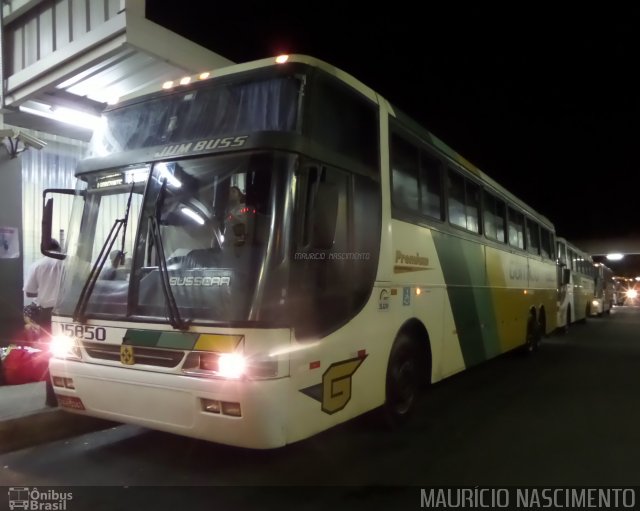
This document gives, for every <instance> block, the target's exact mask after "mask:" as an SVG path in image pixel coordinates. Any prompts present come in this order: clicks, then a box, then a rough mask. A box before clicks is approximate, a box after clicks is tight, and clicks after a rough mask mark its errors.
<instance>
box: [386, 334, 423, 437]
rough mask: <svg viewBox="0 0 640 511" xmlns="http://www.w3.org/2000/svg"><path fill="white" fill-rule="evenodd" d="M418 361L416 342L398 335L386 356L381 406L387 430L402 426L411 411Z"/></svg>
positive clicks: (418, 354) (418, 386) (416, 387)
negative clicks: (383, 400)
mask: <svg viewBox="0 0 640 511" xmlns="http://www.w3.org/2000/svg"><path fill="white" fill-rule="evenodd" d="M420 360H421V356H420V349H419V345H418V343H416V342H415V341H414V340H413V339H412V338H411V337H409V336H408V335H406V334H400V336H399V337H398V338H397V339H396V341H395V343H394V345H393V348H392V350H391V355H390V357H389V365H388V367H387V381H386V383H387V385H386V400H385V404H384V407H383V410H384V418H385V422H386V423H387V425H389V426H391V427H397V426H400V425H402V424H404V423H405V422H406V421H407V419H408V418H409V417H410V415H411V413H412V412H413V410H414V409H415V404H416V401H417V399H418V394H419V390H420V368H419V363H420V362H419V361H420Z"/></svg>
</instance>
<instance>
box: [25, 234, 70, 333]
mask: <svg viewBox="0 0 640 511" xmlns="http://www.w3.org/2000/svg"><path fill="white" fill-rule="evenodd" d="M49 250H53V251H60V244H59V243H58V241H57V240H55V239H53V240H51V244H50V248H49ZM61 282H62V261H61V260H60V259H53V258H52V257H41V258H40V259H38V260H36V261H35V262H34V263H33V264H32V265H31V268H29V275H28V277H27V280H26V282H25V284H24V292H25V293H26V294H27V297H28V298H35V300H34V302H36V303H37V304H38V305H39V306H40V307H41V308H42V311H41V313H40V321H39V323H40V326H41V327H42V328H43V329H44V330H46V331H47V333H50V332H51V311H52V310H53V307H54V305H55V304H56V303H57V301H58V292H59V291H60V284H61Z"/></svg>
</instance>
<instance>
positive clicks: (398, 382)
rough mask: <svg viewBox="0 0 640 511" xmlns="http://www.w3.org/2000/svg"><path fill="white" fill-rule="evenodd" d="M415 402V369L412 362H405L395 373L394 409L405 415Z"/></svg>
mask: <svg viewBox="0 0 640 511" xmlns="http://www.w3.org/2000/svg"><path fill="white" fill-rule="evenodd" d="M414 400H415V368H414V365H413V362H412V361H411V360H404V361H403V362H402V363H401V364H400V365H399V366H398V368H397V370H396V371H395V372H394V408H395V411H396V413H397V414H398V415H405V414H406V413H407V412H408V411H409V410H410V409H411V405H413V401H414Z"/></svg>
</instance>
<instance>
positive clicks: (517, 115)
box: [147, 0, 640, 241]
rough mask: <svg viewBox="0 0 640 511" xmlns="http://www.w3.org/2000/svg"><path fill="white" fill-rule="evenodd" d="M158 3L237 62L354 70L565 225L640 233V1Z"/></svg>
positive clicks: (153, 8)
mask: <svg viewBox="0 0 640 511" xmlns="http://www.w3.org/2000/svg"><path fill="white" fill-rule="evenodd" d="M148 3H149V4H150V5H148V7H147V16H148V17H149V18H150V19H151V20H152V21H156V22H158V23H160V24H162V25H163V26H165V27H167V28H169V29H171V30H173V31H175V32H177V33H179V34H181V35H183V36H185V37H187V38H189V39H191V40H193V41H195V42H196V43H198V44H200V45H202V46H205V47H207V48H210V49H211V50H213V51H215V52H217V53H220V54H221V55H223V56H225V57H227V58H229V59H230V60H232V61H235V62H243V61H248V60H254V59H258V58H263V57H268V56H273V55H277V54H280V53H303V54H308V55H312V56H315V57H318V58H320V59H322V60H325V61H327V62H329V63H331V64H334V65H336V66H337V67H339V68H341V69H343V70H344V71H347V72H348V73H350V74H352V75H353V76H355V77H356V78H358V79H359V80H361V81H362V82H364V83H365V84H367V85H368V86H370V87H371V88H373V89H375V90H377V91H378V92H380V93H381V94H382V95H383V96H385V97H386V98H387V99H388V100H389V101H390V102H391V103H392V104H395V105H396V106H397V107H399V108H400V109H402V110H403V111H405V112H406V113H407V114H409V115H410V116H412V117H413V118H414V119H415V120H416V121H418V122H419V123H420V124H422V125H423V126H424V127H425V128H427V129H428V130H429V131H431V132H432V133H434V134H435V135H436V136H438V137H439V138H441V139H442V140H443V141H445V142H446V143H447V144H448V145H449V146H451V147H452V148H453V149H455V150H456V151H458V152H459V153H460V154H462V155H463V156H464V157H466V158H467V159H468V160H469V161H471V162H472V163H474V164H475V165H476V166H478V167H479V168H480V169H482V170H483V171H484V172H485V173H487V174H488V175H490V176H491V177H492V178H494V179H495V180H496V181H498V182H499V183H500V184H502V185H503V186H504V187H505V188H507V189H509V190H510V191H511V192H512V193H514V194H515V195H516V196H518V197H520V198H521V199H522V200H524V201H525V202H527V203H528V204H529V205H530V206H532V207H533V208H534V209H536V210H537V211H539V212H540V213H542V214H544V215H546V216H547V217H548V218H549V219H550V220H551V221H552V222H553V223H554V224H555V225H556V232H557V234H558V235H559V236H563V237H565V238H567V239H569V240H572V241H575V240H580V239H585V238H598V237H604V238H607V237H627V236H638V235H640V222H638V218H639V217H640V215H639V209H640V208H639V201H638V200H637V197H638V193H637V192H636V190H637V189H639V185H640V173H639V172H638V168H637V167H638V155H637V149H638V147H640V144H639V143H638V136H639V135H640V130H639V128H638V122H639V120H640V115H639V114H640V70H639V69H638V68H639V67H640V39H639V38H638V30H639V27H640V16H639V12H638V10H637V9H632V8H627V9H623V10H618V11H614V10H612V9H608V10H603V9H602V8H601V7H600V8H596V7H592V8H589V9H586V8H580V9H579V10H572V9H570V8H569V7H563V8H557V7H553V8H549V9H548V10H547V9H545V10H542V9H539V7H538V5H535V7H538V9H537V10H535V9H534V10H527V6H525V5H520V4H518V6H517V7H514V8H512V9H508V8H504V7H502V8H500V9H498V8H497V7H494V8H487V7H486V5H485V3H482V4H478V6H476V7H468V6H465V7H459V8H456V9H454V8H451V7H447V8H443V7H442V6H436V5H432V3H430V2H429V3H424V4H420V5H421V7H420V9H419V10H417V6H418V5H419V4H418V3H415V2H414V3H405V2H393V3H390V4H389V5H390V6H392V7H393V10H394V12H393V13H389V12H387V11H389V6H387V7H384V6H381V7H379V8H378V9H375V8H374V5H373V4H365V5H367V7H368V8H367V14H357V13H356V11H355V10H354V9H353V8H349V9H348V10H345V9H346V8H345V7H344V6H345V5H348V4H347V3H344V2H343V3H330V2H329V3H323V4H322V6H323V8H322V9H321V10H318V9H314V7H313V6H314V5H319V4H315V3H314V4H310V3H305V2H301V3H296V4H290V5H287V4H283V3H282V2H278V5H277V6H275V5H270V6H269V7H268V8H267V7H265V6H264V5H262V6H260V7H255V6H252V5H251V3H249V4H246V3H242V4H240V3H237V2H233V3H229V4H228V6H225V5H224V4H222V3H221V2H215V3H212V4H211V6H209V7H207V6H205V5H202V6H201V5H199V6H198V8H197V9H196V8H194V9H193V10H190V11H188V13H187V11H177V10H176V8H175V7H176V3H175V2H171V3H169V2H164V1H160V0H153V1H151V2H148ZM198 4H200V2H198ZM376 10H377V11H379V12H380V14H377V15H376V14H375V11H376ZM310 20H311V21H310Z"/></svg>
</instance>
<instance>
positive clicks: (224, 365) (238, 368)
mask: <svg viewBox="0 0 640 511" xmlns="http://www.w3.org/2000/svg"><path fill="white" fill-rule="evenodd" d="M246 368H247V362H246V360H245V358H244V357H243V356H242V355H240V354H239V353H222V354H221V355H220V357H219V358H218V374H219V375H220V376H222V377H223V378H240V377H241V376H242V375H244V372H245V370H246Z"/></svg>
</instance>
